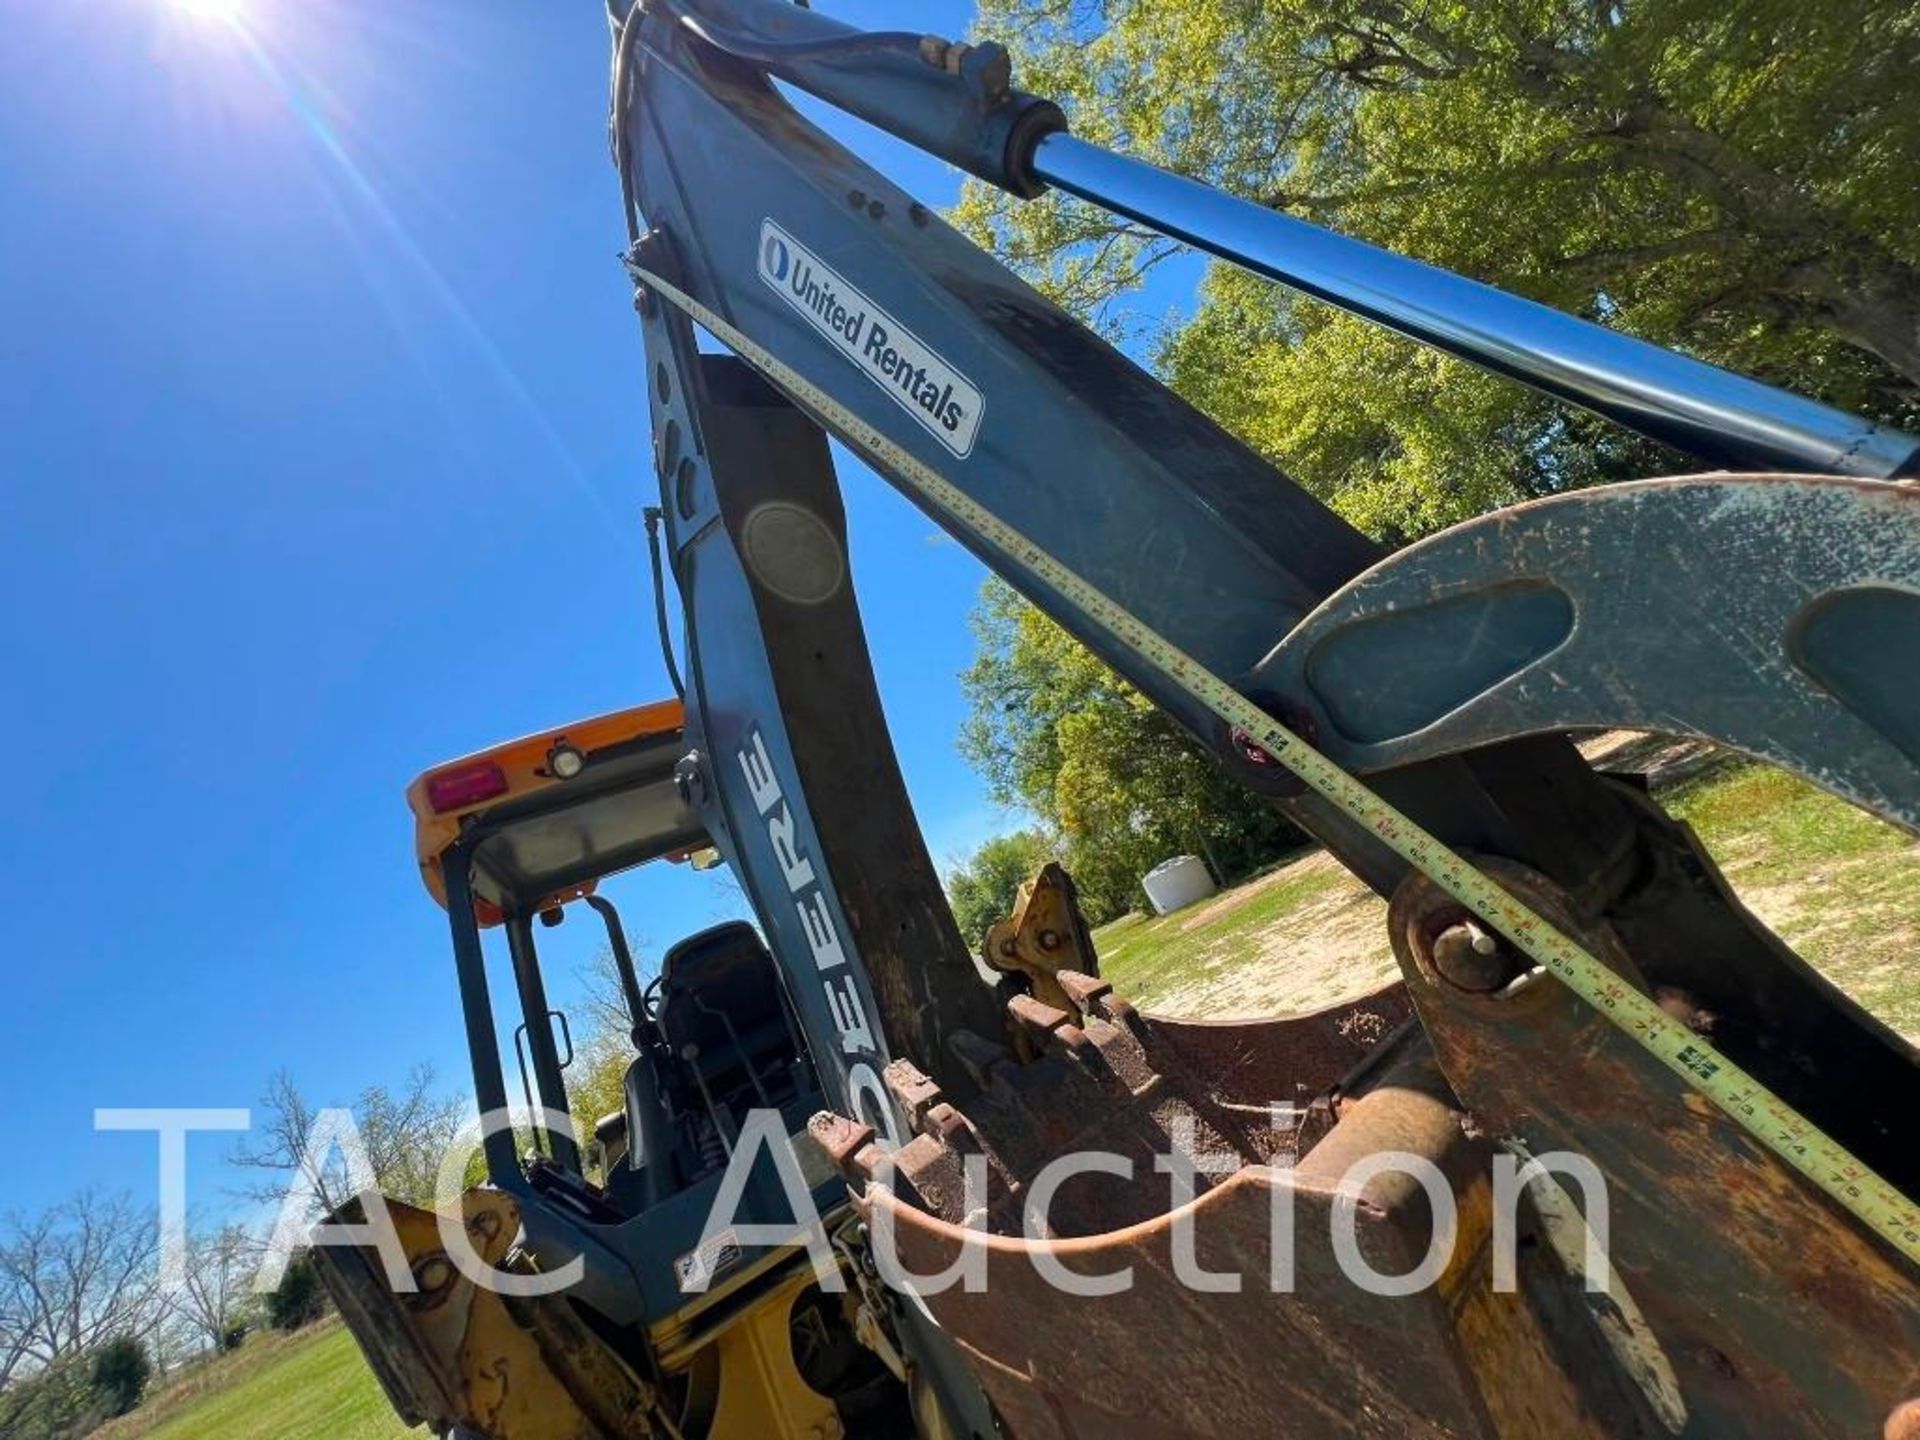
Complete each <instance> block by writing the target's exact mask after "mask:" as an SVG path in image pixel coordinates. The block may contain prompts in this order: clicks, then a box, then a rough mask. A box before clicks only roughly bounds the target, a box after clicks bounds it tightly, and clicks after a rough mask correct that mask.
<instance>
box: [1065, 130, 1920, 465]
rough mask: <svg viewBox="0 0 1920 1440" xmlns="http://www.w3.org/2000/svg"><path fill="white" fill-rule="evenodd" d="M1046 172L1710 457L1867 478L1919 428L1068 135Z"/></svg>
mask: <svg viewBox="0 0 1920 1440" xmlns="http://www.w3.org/2000/svg"><path fill="white" fill-rule="evenodd" d="M1032 166H1033V173H1034V174H1035V175H1037V176H1038V177H1039V178H1040V179H1042V180H1044V181H1046V182H1047V183H1048V184H1049V185H1053V186H1056V187H1057V188H1059V189H1061V190H1064V191H1067V192H1068V193H1069V194H1073V195H1077V196H1079V197H1080V198H1081V199H1083V200H1089V201H1091V202H1093V203H1094V204H1096V205H1098V206H1100V207H1101V208H1103V209H1106V210H1111V211H1113V212H1115V213H1116V214H1120V215H1124V216H1126V217H1128V218H1129V219H1131V220H1136V221H1138V222H1139V223H1140V224H1142V225H1146V226H1148V227H1150V228H1151V229H1154V230H1157V231H1159V232H1160V233H1161V234H1163V235H1167V236H1170V237H1172V238H1173V239H1176V240H1183V241H1185V242H1186V243H1188V244H1190V245H1193V246H1196V247H1197V248H1199V249H1201V250H1205V251H1207V252H1208V253H1209V254H1212V255H1217V256H1219V257H1220V258H1221V259H1223V260H1230V261H1232V262H1233V263H1234V264H1236V265H1240V266H1243V267H1244V268H1246V269H1248V270H1252V271H1254V272H1255V273H1257V274H1260V275H1265V276H1267V277H1268V278H1269V279H1273V280H1277V281H1279V282H1280V283H1281V284H1283V285H1287V286H1290V287H1292V288H1293V289H1295V290H1299V291H1302V292H1304V293H1306V294H1308V295H1312V296H1315V297H1317V298H1319V299H1321V300H1324V301H1326V302H1327V303H1328V304H1331V305H1337V306H1339V307H1340V308H1341V309H1342V310H1347V311H1350V312H1352V313H1353V314H1355V315H1358V316H1360V317H1362V318H1363V319H1366V320H1371V321H1373V322H1374V323H1375V324H1378V325H1382V326H1385V327H1386V328H1387V329H1389V330H1394V331H1397V332H1399V333H1400V334H1402V335H1405V336H1408V337H1409V338H1411V339H1414V340H1418V341H1420V342H1421V343H1422V344H1425V345H1431V346H1432V347H1434V348H1435V349H1437V350H1443V351H1445V352H1446V353H1447V354H1449V355H1454V356H1458V357H1459V358H1460V359H1462V360H1467V361H1470V362H1472V363H1473V364H1475V365H1479V366H1482V367H1484V368H1486V369H1488V370H1492V371H1494V372H1496V373H1497V374H1501V375H1507V376H1510V377H1512V378H1513V379H1515V380H1519V381H1522V382H1524V383H1526V384H1528V385H1531V386H1534V387H1535V388H1536V389H1539V390H1543V391H1545V392H1546V393H1547V394H1549V395H1553V396H1556V397H1558V398H1559V399H1562V400H1566V401H1569V402H1571V403H1572V404H1575V405H1579V406H1582V407H1584V408H1585V409H1588V410H1591V411H1593V412H1594V413H1596V414H1598V415H1603V416H1605V417H1606V418H1607V419H1609V420H1612V421H1615V422H1617V423H1618V424H1621V425H1624V426H1626V427H1628V428H1629V429H1632V430H1637V431H1639V432H1640V433H1641V434H1642V435H1648V436H1651V437H1652V438H1654V439H1656V440H1661V441H1664V442H1666V443H1667V444H1669V445H1672V446H1674V447H1675V448H1677V449H1680V450H1684V451H1687V452H1688V453H1690V454H1693V455H1697V456H1700V457H1701V458H1702V459H1705V460H1708V461H1711V462H1713V463H1716V464H1723V465H1727V466H1730V467H1732V468H1734V469H1740V470H1788V471H1804V472H1810V473H1815V474H1825V475H1859V476H1867V477H1871V478H1876V479H1887V478H1891V477H1894V476H1904V475H1913V474H1917V473H1920V439H1915V438H1914V437H1913V436H1911V435H1906V434H1902V433H1901V432H1900V431H1897V430H1890V429H1887V428H1886V427H1884V426H1879V425H1874V424H1871V423H1869V422H1868V421H1865V420H1862V419H1861V418H1859V417H1858V416H1855V415H1848V414H1845V413H1844V412H1842V411H1839V410H1834V409H1830V408H1829V407H1827V406H1825V405H1819V404H1816V403H1815V402H1813V401H1811V400H1807V399H1804V398H1802V397H1801V396H1798V395H1793V394H1790V393H1788V392H1787V391H1784V390H1777V389H1775V388H1773V387H1772V386H1770V385H1762V384H1760V383H1759V382H1758V381H1756V380H1749V379H1747V378H1746V377H1745V376H1743V375H1736V374H1734V373H1732V372H1731V371H1727V370H1721V369H1718V368H1716V367H1715V366H1712V365H1707V364H1704V363H1703V362H1701V361H1698V360H1690V359H1688V358H1687V357H1686V356H1684V355H1679V354H1676V353H1674V352H1673V351H1671V350H1666V349H1662V348H1661V347H1660V346H1658V345H1653V344H1649V343H1648V342H1646V341H1644V340H1636V339H1634V338H1633V337H1632V336H1630V335H1622V334H1621V333H1619V332H1618V331H1616V330H1609V329H1607V328H1606V327H1605V326H1602V325H1595V324H1592V323H1591V322H1589V321H1586V320H1581V319H1578V318H1576V317H1575V316H1572V315H1568V314H1566V313H1564V312H1563V311H1559V310H1554V309H1552V308H1550V307H1548V306H1545V305H1540V304H1536V303H1535V302H1533V301H1531V300H1523V299H1521V298H1520V297H1519V296H1517V295H1509V294H1507V293H1506V292H1505V291H1503V290H1496V289H1494V288H1493V287H1492V286H1490V285H1482V284H1481V283H1479V282H1478V281H1476V280H1468V279H1466V278H1465V277H1463V276H1460V275H1455V274H1452V273H1450V272H1448V271H1445V270H1440V269H1436V268H1435V267H1434V266H1431V265H1426V264H1422V263H1421V262H1420V261H1418V260H1410V259H1408V258H1407V257H1406V256H1404V255H1396V254H1394V253H1393V252H1391V251H1389V250H1382V249H1380V248H1379V247H1378V246H1374V245H1369V244H1367V243H1366V242H1364V241H1360V240H1354V239H1350V238H1348V237H1347V236H1344V235H1340V234H1336V233H1335V232H1333V231H1331V230H1325V229H1322V228H1321V227H1319V226H1317V225H1310V224H1308V223H1307V222H1306V221H1304V220H1297V219H1295V218H1294V217H1292V216H1290V215H1282V214H1280V213H1278V212H1276V211H1273V210H1269V209H1267V208H1265V207H1264V206H1260V205H1255V204H1253V203H1251V202H1250V201H1246V200H1239V199H1236V198H1234V197H1233V196H1231V195H1226V194H1223V193H1221V192H1220V191H1218V190H1215V189H1213V188H1212V187H1211V186H1208V185H1203V184H1201V183H1199V182H1198V181H1194V180H1188V179H1185V178H1184V177H1182V176H1179V175H1172V174H1169V173H1168V172H1166V171H1164V170H1160V169H1156V168H1155V167H1154V166H1152V165H1148V164H1145V163H1143V162H1141V161H1139V160H1129V159H1127V158H1126V157H1125V156H1121V155H1116V154H1114V153H1113V152H1112V151H1109V150H1103V149H1101V148H1100V147H1099V146H1097V145H1090V144H1088V143H1087V142H1085V141H1083V140H1078V139H1075V138H1074V137H1073V136H1072V135H1070V134H1067V133H1066V132H1064V131H1063V132H1060V133H1057V134H1053V135H1049V136H1047V137H1046V138H1045V139H1044V140H1042V141H1041V142H1040V144H1039V146H1038V147H1037V148H1036V149H1035V151H1034V155H1033V161H1032Z"/></svg>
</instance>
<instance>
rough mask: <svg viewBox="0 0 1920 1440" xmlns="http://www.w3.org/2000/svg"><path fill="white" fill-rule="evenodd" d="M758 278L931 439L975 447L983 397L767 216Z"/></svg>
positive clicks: (968, 449)
mask: <svg viewBox="0 0 1920 1440" xmlns="http://www.w3.org/2000/svg"><path fill="white" fill-rule="evenodd" d="M760 278H761V279H762V280H764V281H766V282H767V284H768V285H770V286H772V287H773V289H774V290H775V292H776V293H778V294H779V296H780V298H781V299H783V300H785V301H786V302H787V304H789V305H791V306H792V307H793V308H794V309H795V310H798V311H799V312H800V313H801V314H802V315H804V316H805V317H806V318H807V322H808V323H809V324H811V325H812V326H813V328H814V329H816V330H818V331H819V332H820V333H821V334H822V335H824V336H826V337H827V339H829V340H831V341H832V342H833V344H834V346H835V348H837V349H838V350H839V351H840V353H841V354H842V355H845V356H846V357H847V358H848V359H849V360H851V361H852V362H853V363H854V365H855V366H856V367H857V368H858V369H859V370H860V371H861V372H862V373H863V374H864V375H866V377H867V378H868V379H870V380H872V381H873V383H874V384H876V385H878V386H879V387H880V388H881V389H882V390H884V391H886V392H887V394H889V395H891V396H892V397H893V400H894V403H895V404H897V405H899V406H900V408H901V409H903V410H905V411H906V412H907V413H908V414H909V415H911V416H913V418H914V419H915V420H918V421H919V422H920V423H921V424H922V425H923V426H925V427H926V429H927V431H928V433H929V434H931V435H932V436H933V438H934V439H936V440H938V441H939V442H940V443H941V444H942V445H944V446H946V447H947V449H949V450H951V451H952V452H953V453H954V454H955V455H958V456H959V457H960V458H961V459H963V460H964V459H965V458H966V457H967V456H968V455H970V454H972V453H973V442H974V439H975V437H976V436H978V435H979V433H980V417H981V415H982V414H983V413H984V412H985V410H986V397H985V396H983V395H982V394H981V393H980V392H979V391H978V390H977V389H975V388H974V386H973V383H972V382H971V381H970V380H968V379H967V377H966V376H964V375H962V374H961V373H960V372H959V371H958V370H956V369H954V368H953V367H952V366H951V365H949V364H947V362H946V361H944V360H942V359H941V358H940V357H939V356H938V355H936V354H934V353H933V351H932V350H930V349H928V348H927V346H926V345H925V344H923V343H922V342H921V340H920V338H919V337H918V336H917V335H915V334H914V333H913V332H912V331H911V330H909V329H907V327H906V326H904V325H902V324H901V323H900V322H899V321H898V320H895V319H894V318H893V317H892V316H891V315H889V314H888V313H887V312H886V311H884V310H882V309H881V308H880V307H879V306H878V305H876V304H874V303H873V301H871V300H869V299H868V298H867V297H866V296H865V295H862V294H861V293H860V292H859V291H858V290H856V289H855V288H854V287H853V286H851V285H849V284H848V283H847V282H846V280H845V279H844V278H842V277H841V275H840V274H839V273H838V272H837V271H835V270H834V269H833V267H832V266H830V265H828V264H827V263H826V262H825V261H823V260H822V259H821V258H820V257H819V256H818V255H815V254H814V253H813V252H812V251H811V250H809V249H807V247H806V246H804V245H802V244H801V243H800V242H799V241H798V240H796V239H794V238H793V237H792V236H791V235H789V234H788V233H787V232H786V231H785V230H782V229H781V228H780V227H779V226H778V225H776V224H774V223H773V221H771V220H763V221H761V222H760Z"/></svg>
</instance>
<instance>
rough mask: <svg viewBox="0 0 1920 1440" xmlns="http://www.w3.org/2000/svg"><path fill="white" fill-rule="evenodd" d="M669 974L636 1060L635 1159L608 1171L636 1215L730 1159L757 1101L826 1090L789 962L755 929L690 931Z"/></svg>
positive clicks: (630, 1128)
mask: <svg viewBox="0 0 1920 1440" xmlns="http://www.w3.org/2000/svg"><path fill="white" fill-rule="evenodd" d="M659 983H660V1001H659V1005H658V1007H657V1008H656V1009H655V1011H654V1016H653V1025H654V1028H655V1031H656V1033H657V1035H658V1043H656V1044H654V1045H651V1046H648V1047H646V1048H644V1049H643V1050H642V1051H641V1053H640V1054H639V1055H638V1056H637V1057H636V1058H635V1059H634V1061H633V1063H632V1064H631V1065H629V1066H628V1067H627V1074H626V1081H625V1086H624V1090H625V1110H626V1131H627V1144H628V1150H627V1158H626V1161H625V1163H624V1164H621V1165H618V1166H616V1167H615V1169H614V1172H613V1173H612V1175H610V1176H609V1186H610V1189H611V1190H612V1192H613V1197H614V1200H615V1203H616V1204H617V1205H618V1206H619V1207H620V1209H621V1210H622V1211H624V1212H625V1213H627V1214H630V1215H631V1214H637V1213H639V1212H640V1211H642V1210H646V1209H650V1208H651V1207H652V1206H654V1205H657V1204H659V1203H660V1202H661V1201H662V1200H664V1199H666V1198H667V1197H668V1196H669V1195H672V1194H673V1193H675V1192H676V1191H678V1190H680V1189H683V1188H685V1187H686V1186H688V1185H690V1184H692V1183H694V1182H695V1181H696V1180H698V1179H699V1178H700V1177H701V1176H702V1175H703V1174H706V1173H710V1172H711V1170H713V1169H714V1168H717V1166H716V1161H717V1160H718V1161H720V1162H721V1163H723V1157H724V1153H725V1147H726V1146H728V1145H730V1144H731V1143H732V1138H733V1136H734V1135H735V1134H737V1133H738V1130H739V1127H740V1125H741V1123H742V1122H743V1121H744V1120H745V1119H746V1115H747V1112H748V1111H749V1110H752V1109H754V1108H756V1107H775V1108H783V1109H784V1108H788V1107H790V1106H792V1105H793V1104H794V1102H795V1101H796V1100H798V1099H800V1098H801V1097H809V1098H808V1103H809V1104H811V1103H813V1101H814V1100H815V1099H817V1095H818V1084H817V1082H816V1081H815V1080H814V1078H813V1075H812V1071H811V1067H810V1066H808V1065H807V1063H806V1050H805V1046H804V1044H803V1042H802V1040H801V1036H800V1029H799V1026H798V1024H797V1023H796V1021H795V1019H794V1016H793V1013H792V1011H791V1009H790V1007H789V1005H788V1002H787V998H786V989H785V986H784V985H783V984H782V981H781V976H780V972H779V967H778V965H777V964H776V963H775V961H774V958H773V956H772V955H771V954H770V953H769V952H768V950H767V947H766V944H765V942H764V941H762V940H761V938H760V934H759V932H758V931H757V930H755V929H754V928H753V926H751V925H749V924H747V923H745V922H744V921H738V920H736V921H729V922H727V923H725V924H722V925H716V926H714V927H712V928H711V929H708V930H703V931H701V932H700V933H698V934H697V935H691V936H688V937H687V938H686V939H685V940H682V941H680V942H679V944H677V945H675V946H674V947H673V948H672V949H671V950H669V951H668V952H667V955H666V959H665V960H664V961H663V962H662V966H661V974H660V982H659Z"/></svg>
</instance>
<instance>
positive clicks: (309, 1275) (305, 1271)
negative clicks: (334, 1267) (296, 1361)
mask: <svg viewBox="0 0 1920 1440" xmlns="http://www.w3.org/2000/svg"><path fill="white" fill-rule="evenodd" d="M326 1313H327V1292H326V1289H325V1287H324V1286H322V1285H321V1283H320V1271H319V1269H318V1268H317V1267H316V1266H315V1265H314V1263H313V1252H312V1251H311V1250H302V1251H300V1252H299V1253H298V1254H296V1255H295V1256H294V1257H293V1258H292V1259H291V1260H289V1261H288V1262H287V1268H286V1272H285V1273H284V1274H282V1275H281V1277H280V1283H279V1284H278V1285H276V1286H275V1287H274V1289H273V1292H272V1293H271V1294H270V1295H268V1296H267V1322H268V1323H269V1324H271V1325H272V1326H273V1328H274V1329H276V1330H298V1329H300V1328H301V1327H302V1326H304V1325H311V1324H312V1323H313V1322H314V1321H316V1320H318V1319H319V1318H320V1317H321V1316H322V1315H324V1314H326Z"/></svg>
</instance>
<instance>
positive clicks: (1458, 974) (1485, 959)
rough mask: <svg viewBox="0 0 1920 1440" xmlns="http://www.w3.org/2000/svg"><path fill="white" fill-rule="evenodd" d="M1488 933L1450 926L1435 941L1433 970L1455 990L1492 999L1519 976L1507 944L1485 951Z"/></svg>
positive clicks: (1461, 924)
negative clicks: (1495, 993) (1494, 994)
mask: <svg viewBox="0 0 1920 1440" xmlns="http://www.w3.org/2000/svg"><path fill="white" fill-rule="evenodd" d="M1485 938H1486V932H1485V931H1477V932H1476V929H1475V927H1473V926H1471V925H1468V924H1467V923H1466V922H1465V921H1461V922H1459V923H1457V924H1453V925H1449V926H1448V927H1447V928H1446V929H1444V930H1442V931H1441V932H1440V933H1439V934H1438V935H1436V936H1434V937H1433V968H1434V969H1435V970H1436V971H1438V972H1439V975H1440V978H1441V979H1442V980H1445V981H1446V982H1447V983H1448V984H1449V985H1451V986H1453V988H1454V989H1456V990H1464V991H1466V992H1467V993H1468V994H1470V995H1491V994H1492V993H1493V992H1494V991H1495V990H1499V989H1502V988H1504V987H1505V986H1506V985H1507V984H1508V983H1509V982H1510V981H1511V980H1512V979H1513V978H1514V976H1516V975H1517V974H1519V973H1520V971H1519V966H1518V965H1517V964H1516V963H1515V961H1514V957H1513V952H1512V951H1511V950H1509V949H1508V947H1507V946H1506V944H1505V943H1504V942H1501V943H1497V944H1495V945H1494V946H1493V947H1492V948H1491V949H1488V948H1486V947H1485V944H1484V941H1485Z"/></svg>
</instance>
